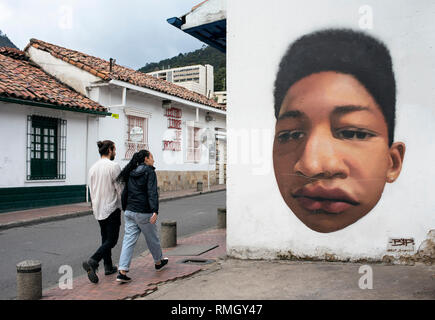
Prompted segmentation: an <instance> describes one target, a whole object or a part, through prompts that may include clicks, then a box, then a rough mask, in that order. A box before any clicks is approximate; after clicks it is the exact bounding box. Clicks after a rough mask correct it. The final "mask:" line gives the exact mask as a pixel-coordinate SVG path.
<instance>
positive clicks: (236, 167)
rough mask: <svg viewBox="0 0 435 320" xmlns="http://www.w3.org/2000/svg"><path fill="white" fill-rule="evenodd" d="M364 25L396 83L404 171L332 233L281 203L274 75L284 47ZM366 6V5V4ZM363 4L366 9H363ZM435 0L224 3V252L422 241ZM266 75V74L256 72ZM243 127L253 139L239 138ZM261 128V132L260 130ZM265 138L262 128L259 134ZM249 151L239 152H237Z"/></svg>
mask: <svg viewBox="0 0 435 320" xmlns="http://www.w3.org/2000/svg"><path fill="white" fill-rule="evenodd" d="M364 5H369V6H370V8H371V9H372V16H373V28H372V29H369V30H365V31H366V32H368V33H370V34H373V35H375V36H376V37H378V38H380V39H381V40H383V41H384V42H385V43H386V45H387V47H388V48H389V49H390V52H391V54H392V58H393V63H394V72H395V76H396V84H397V104H396V108H397V109H396V110H397V124H396V134H395V140H396V141H403V142H405V143H406V148H407V151H406V154H405V160H404V167H403V169H402V172H401V174H400V177H399V179H398V180H397V181H396V182H395V183H393V184H387V186H386V188H385V190H384V194H383V196H382V198H381V200H380V201H379V203H378V204H377V205H376V207H375V208H374V209H373V210H372V211H371V212H369V213H368V214H367V215H366V216H365V217H364V218H362V219H360V220H359V221H357V222H356V223H354V224H352V225H350V226H348V227H347V228H345V229H343V230H340V231H337V232H332V233H325V234H323V233H317V232H315V231H312V230H311V229H309V228H307V227H306V226H305V225H304V224H303V223H302V222H301V221H299V220H298V219H297V218H296V216H295V215H294V214H292V212H291V211H290V209H289V208H288V207H287V205H286V204H285V203H284V201H283V199H282V197H281V195H280V192H279V190H278V187H277V184H276V180H275V177H274V173H273V167H272V142H273V130H274V127H275V118H274V113H273V83H274V80H275V76H276V72H277V70H278V64H279V62H280V59H281V57H282V55H283V54H284V51H285V50H286V48H287V47H288V45H289V44H290V43H291V42H292V41H294V40H296V39H297V38H299V37H300V36H302V35H304V34H307V33H309V32H312V31H315V30H319V29H324V28H328V27H348V28H353V29H360V23H363V22H364V21H362V20H361V19H363V18H364V13H365V12H367V11H365V9H364V7H363V6H364ZM361 7H363V9H361ZM360 10H361V11H360ZM434 13H435V3H434V2H433V1H429V0H427V1H417V2H415V1H406V0H400V1H392V0H385V1H362V0H361V1H360V0H333V1H332V0H331V1H313V0H307V1H303V2H298V1H268V2H265V1H261V0H240V1H229V2H228V22H227V28H228V29H227V30H228V37H227V41H228V48H227V61H228V67H227V70H228V71H227V72H228V74H227V79H228V104H229V105H234V106H237V108H229V110H228V131H229V134H228V150H229V154H228V171H227V175H228V181H227V183H228V193H227V209H228V227H227V248H228V249H227V250H228V253H229V254H230V255H233V256H237V257H242V258H276V257H277V255H278V254H279V253H282V252H288V251H291V252H292V253H293V254H294V255H299V256H311V257H313V256H314V257H324V255H325V253H329V254H334V255H336V257H337V258H339V259H347V258H350V259H359V258H371V259H381V258H382V256H383V255H385V254H386V249H387V243H388V239H389V238H390V237H391V238H414V239H415V243H416V246H415V248H416V249H417V248H418V246H419V245H420V244H421V243H422V241H423V240H424V239H425V238H426V235H427V233H428V231H429V230H431V229H435V214H434V213H435V197H434V195H433V193H434V190H435V180H434V179H433V177H434V176H435V165H434V163H435V130H434V129H433V123H434V120H435V108H434V106H433V102H434V101H435V24H434V23H433V17H434ZM259 75H261V76H259ZM242 130H245V132H247V138H246V139H247V140H246V141H248V143H245V144H240V143H239V142H238V139H239V138H238V135H237V134H238V133H240V132H241V131H242ZM261 133H264V137H265V138H264V139H261V138H258V136H255V134H261ZM260 136H261V135H260ZM242 154H245V155H247V157H246V158H245V159H241V157H242V156H241V155H242Z"/></svg>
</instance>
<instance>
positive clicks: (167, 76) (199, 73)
mask: <svg viewBox="0 0 435 320" xmlns="http://www.w3.org/2000/svg"><path fill="white" fill-rule="evenodd" d="M148 74H149V75H151V76H153V77H156V78H158V79H161V80H166V81H169V82H172V83H175V84H177V85H179V86H182V87H184V88H186V89H188V90H190V91H194V92H197V93H199V94H202V95H204V96H206V97H209V98H211V97H213V95H214V76H213V66H211V65H209V64H206V65H204V66H203V65H193V66H186V67H180V68H172V69H166V70H159V71H154V72H149V73H148Z"/></svg>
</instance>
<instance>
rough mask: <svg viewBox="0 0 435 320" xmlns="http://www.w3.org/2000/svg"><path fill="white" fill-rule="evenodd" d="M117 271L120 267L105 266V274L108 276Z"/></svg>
mask: <svg viewBox="0 0 435 320" xmlns="http://www.w3.org/2000/svg"><path fill="white" fill-rule="evenodd" d="M116 271H118V268H117V267H116V266H110V267H108V266H104V274H105V275H106V276H108V275H111V274H114V273H116Z"/></svg>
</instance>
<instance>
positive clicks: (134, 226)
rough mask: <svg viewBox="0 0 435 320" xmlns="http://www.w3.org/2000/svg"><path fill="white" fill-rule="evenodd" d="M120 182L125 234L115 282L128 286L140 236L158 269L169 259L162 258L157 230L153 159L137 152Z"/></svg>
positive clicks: (157, 200) (121, 174)
mask: <svg viewBox="0 0 435 320" xmlns="http://www.w3.org/2000/svg"><path fill="white" fill-rule="evenodd" d="M118 179H119V180H120V182H123V183H124V184H125V189H124V191H123V195H122V198H123V201H122V202H123V203H122V206H123V210H125V212H124V218H125V219H124V220H125V232H124V239H123V241H122V250H121V256H120V258H119V267H118V270H119V273H118V276H117V278H116V280H117V281H119V282H129V281H131V278H129V277H128V276H127V272H128V271H129V268H130V263H131V259H132V257H133V251H134V246H135V245H136V242H137V239H138V238H139V235H140V233H141V232H142V233H143V234H144V236H145V240H146V242H147V245H148V249H149V250H150V252H151V255H152V256H153V259H154V263H155V269H156V270H157V271H160V270H161V269H162V268H163V267H164V266H165V265H166V264H167V263H168V258H163V255H162V248H161V246H160V239H159V237H158V233H157V226H156V221H157V215H158V213H159V196H158V193H157V176H156V173H155V168H154V158H153V155H152V154H151V153H150V152H149V151H147V150H141V151H139V152H136V153H135V154H134V155H133V158H132V159H131V161H130V162H129V163H128V164H127V165H126V166H125V168H124V169H123V170H122V171H121V173H120V175H119V177H118Z"/></svg>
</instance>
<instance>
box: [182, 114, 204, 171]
mask: <svg viewBox="0 0 435 320" xmlns="http://www.w3.org/2000/svg"><path fill="white" fill-rule="evenodd" d="M195 129H197V132H198V133H199V132H200V131H201V129H202V126H200V125H199V124H198V123H196V122H195V121H186V140H185V141H186V158H185V162H186V163H200V162H201V141H200V140H199V138H200V137H199V134H197V136H196V137H195ZM192 135H193V136H192ZM192 138H193V139H192ZM195 138H197V140H195ZM192 142H193V146H192V145H191V143H192ZM195 142H196V145H197V146H196V147H195ZM192 152H193V158H192V157H189V156H190V155H191V154H192Z"/></svg>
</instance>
